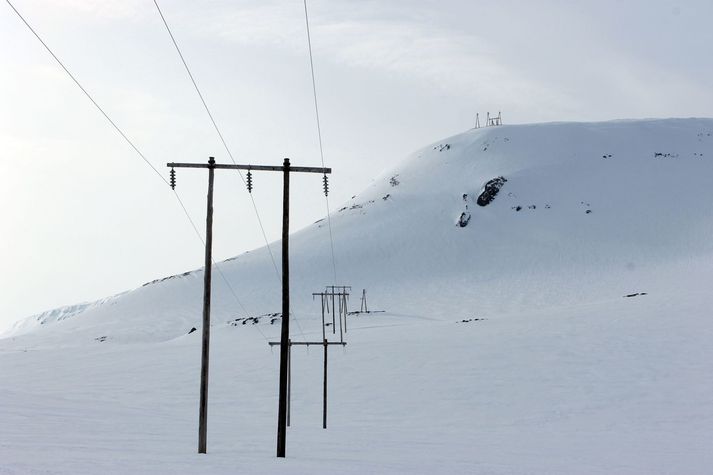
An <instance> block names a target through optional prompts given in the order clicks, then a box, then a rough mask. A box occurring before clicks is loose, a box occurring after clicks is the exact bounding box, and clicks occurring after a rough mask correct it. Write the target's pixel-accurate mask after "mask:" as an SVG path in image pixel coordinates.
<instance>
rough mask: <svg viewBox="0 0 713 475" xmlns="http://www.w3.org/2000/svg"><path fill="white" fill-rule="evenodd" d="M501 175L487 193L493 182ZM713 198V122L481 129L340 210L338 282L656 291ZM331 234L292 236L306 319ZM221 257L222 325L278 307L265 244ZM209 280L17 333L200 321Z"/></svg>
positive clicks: (709, 226) (499, 302)
mask: <svg viewBox="0 0 713 475" xmlns="http://www.w3.org/2000/svg"><path fill="white" fill-rule="evenodd" d="M500 177H502V178H503V184H502V188H501V189H500V191H499V193H497V195H496V196H495V197H494V199H493V200H492V202H490V203H489V204H487V205H486V206H480V205H479V204H478V203H477V200H478V197H479V196H480V194H481V193H482V192H483V188H484V185H485V184H486V183H488V182H489V181H491V180H493V179H498V178H500ZM711 202H713V120H710V119H670V120H645V121H641V120H638V121H614V122H606V123H550V124H534V125H511V126H502V127H490V128H481V129H477V130H475V129H473V130H469V131H467V132H465V133H462V134H459V135H456V136H453V137H449V138H447V139H444V140H441V141H439V142H436V143H434V144H432V145H429V146H427V147H425V148H423V149H422V150H420V151H418V152H416V153H415V154H413V155H411V156H410V157H408V158H407V159H406V160H405V161H404V162H402V163H401V164H400V165H399V166H397V167H396V168H395V169H393V170H391V171H389V172H387V173H385V174H383V175H382V176H381V177H379V178H377V179H376V180H375V181H374V183H373V184H372V185H371V186H370V187H369V188H368V189H366V190H364V191H363V192H362V193H359V194H358V195H357V196H355V197H354V198H353V199H352V200H351V201H350V202H349V203H346V204H345V205H343V206H342V207H340V208H338V209H337V210H334V212H333V217H332V227H333V235H334V243H335V251H336V261H337V271H338V279H339V282H336V284H344V285H351V286H352V287H353V288H354V289H362V288H366V289H367V292H368V295H369V297H370V298H371V299H372V302H373V303H372V305H373V306H377V307H379V308H380V309H383V310H387V311H389V312H392V313H398V314H406V315H413V316H419V317H428V318H452V317H453V316H457V317H468V316H471V315H473V314H474V313H478V314H488V315H493V314H502V313H508V312H517V311H519V310H521V309H523V308H532V307H536V308H542V307H549V306H556V305H561V304H565V303H584V302H594V301H597V300H599V299H602V298H608V297H611V296H618V295H623V294H627V293H630V292H636V291H639V290H641V289H644V288H650V287H651V286H652V285H656V283H657V282H658V280H659V277H660V275H659V274H660V273H659V272H658V271H657V269H658V267H659V266H662V265H667V264H668V263H670V262H675V261H677V260H680V259H690V258H697V257H699V256H704V255H707V254H708V253H710V252H711V251H712V250H713V240H711V239H710V237H711V235H713V233H712V231H713V212H712V211H711V208H710V203H711ZM462 226H464V227H462ZM327 233H328V230H327V226H326V221H321V222H317V223H315V224H314V225H312V226H310V227H308V228H306V229H303V230H301V231H299V232H297V233H295V234H294V236H293V237H292V239H291V258H292V261H291V262H292V264H291V265H292V268H291V273H292V300H293V308H294V309H295V313H296V314H297V315H298V317H299V316H301V315H305V314H313V313H315V312H316V311H317V309H318V308H317V306H316V305H315V303H314V302H313V301H312V297H311V293H312V292H316V291H319V290H320V289H322V288H323V287H324V286H325V285H329V284H334V283H335V282H333V280H334V279H333V277H332V265H331V255H330V252H329V240H328V234H327ZM273 250H274V252H275V253H276V254H279V245H274V246H273ZM278 262H279V255H278ZM221 269H222V272H223V275H224V276H225V277H226V278H227V280H228V281H229V282H230V286H231V287H232V289H234V291H235V293H236V294H237V296H238V298H239V299H240V300H241V302H242V303H243V307H244V308H241V306H239V305H238V304H237V302H236V300H235V298H234V296H233V294H232V292H231V291H230V289H229V288H228V287H227V286H226V284H225V281H224V280H223V279H222V276H221V275H217V276H216V279H214V282H215V297H214V298H215V300H214V304H213V312H214V313H213V315H214V320H213V321H214V322H215V323H216V324H221V323H222V324H227V322H228V321H229V320H233V319H235V318H242V317H246V316H259V315H262V314H267V313H272V312H279V310H280V306H279V302H280V300H279V284H280V281H279V277H278V276H277V274H276V272H275V269H274V267H273V266H272V262H271V261H270V259H269V255H268V253H267V252H266V250H265V249H260V250H257V251H253V252H250V253H245V254H242V255H240V256H238V257H237V258H235V259H234V260H230V261H227V262H224V263H221ZM202 282H203V279H202V270H198V271H194V272H190V273H186V274H184V275H179V276H175V278H169V279H163V280H160V281H157V282H153V283H150V284H148V285H145V286H143V287H140V288H138V289H136V290H133V291H131V292H127V293H125V294H123V295H120V296H117V297H115V298H111V299H107V300H105V301H101V302H98V303H96V304H93V305H87V306H82V307H80V308H76V309H72V310H71V311H65V310H63V309H59V310H55V311H54V313H59V314H61V315H63V316H70V315H71V317H72V318H68V319H62V318H54V319H53V318H45V317H44V316H39V317H34V318H30V319H29V320H28V321H25V322H22V323H20V324H18V325H17V326H16V328H15V330H14V334H18V333H22V332H27V331H28V330H30V329H32V328H33V327H36V326H38V325H39V324H44V325H42V328H41V331H42V333H45V334H48V335H47V337H48V338H51V337H50V336H49V334H56V335H57V338H59V340H58V341H62V342H63V343H67V340H68V339H71V340H73V341H76V342H80V341H83V342H87V341H92V340H93V339H94V338H97V337H101V336H106V337H107V338H108V339H110V340H112V339H113V340H116V341H132V342H135V341H139V340H141V341H146V340H151V341H154V340H168V339H172V338H175V337H178V336H180V335H183V334H185V333H186V332H187V331H188V330H189V329H190V328H192V327H194V326H198V324H199V322H200V304H201V302H202V300H201V288H202ZM663 285H667V282H665V283H664V284H663ZM50 315H52V313H50ZM305 318H308V317H305ZM60 320H61V321H60ZM50 323H52V324H51V325H49V324H50ZM67 335H71V336H67Z"/></svg>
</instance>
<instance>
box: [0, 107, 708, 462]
mask: <svg viewBox="0 0 713 475" xmlns="http://www.w3.org/2000/svg"><path fill="white" fill-rule="evenodd" d="M499 177H503V178H504V179H505V180H502V181H501V182H500V184H501V185H502V187H501V188H500V190H499V192H498V193H497V195H496V196H495V198H494V199H493V200H492V202H490V203H489V204H487V205H486V206H480V205H479V204H478V203H477V200H478V197H479V196H480V195H481V192H482V191H483V187H484V185H485V184H486V183H488V182H489V181H490V180H493V179H496V178H499ZM711 203H713V120H711V119H670V120H648V121H615V122H606V123H577V124H572V123H555V124H534V125H513V126H502V127H492V128H484V129H478V130H470V131H467V132H465V133H463V134H460V135H457V136H454V137H450V138H448V139H444V140H442V141H439V142H437V143H434V144H432V145H430V146H428V147H426V148H424V149H423V150H421V151H419V152H417V153H415V154H413V155H412V156H411V157H409V158H408V159H407V160H405V161H404V162H403V163H402V164H401V165H399V166H398V167H396V169H394V170H393V171H390V172H388V173H386V174H384V175H383V176H381V177H379V178H378V179H376V180H375V181H374V183H373V185H372V186H371V187H369V188H368V189H367V190H365V191H364V192H362V193H360V194H359V195H357V196H356V197H355V198H353V199H352V201H351V202H349V203H347V204H345V205H344V206H341V207H339V208H338V209H336V210H334V213H333V217H332V228H333V233H334V241H335V250H336V257H337V270H338V273H339V280H340V281H339V282H337V283H338V284H346V285H352V286H353V288H354V289H355V294H360V289H362V288H366V289H367V292H368V296H369V304H370V307H371V308H373V309H379V310H385V312H384V313H374V314H368V315H359V316H352V317H350V320H349V332H348V334H347V337H348V338H347V340H348V342H349V344H348V346H347V348H346V349H345V350H342V349H331V350H330V360H329V365H330V408H329V418H330V419H329V421H330V427H329V429H328V430H326V431H325V430H322V429H321V419H320V417H321V369H322V368H321V364H322V354H321V350H320V349H314V348H313V349H310V350H309V351H308V350H307V349H303V348H300V349H295V350H294V351H293V384H294V386H293V388H294V392H293V406H292V409H293V412H292V427H291V428H290V429H289V431H288V458H287V459H286V460H276V459H274V446H275V433H276V414H277V400H276V396H277V391H276V389H277V365H278V355H277V351H275V352H274V354H273V353H272V352H271V350H270V348H269V347H268V345H267V342H266V340H268V339H276V338H277V335H278V323H279V320H277V321H276V322H275V324H274V325H271V324H270V318H269V317H266V318H262V319H260V320H259V322H260V323H258V324H257V325H252V324H250V323H248V324H247V325H242V324H238V325H237V326H233V325H230V324H229V323H228V322H229V321H230V320H234V319H235V318H244V317H246V316H260V315H262V314H266V313H271V312H278V311H279V279H278V276H277V275H276V272H275V269H274V268H273V267H272V263H271V261H270V259H269V255H268V253H267V252H266V250H265V249H260V250H256V251H252V252H249V253H245V254H242V255H240V256H238V257H237V258H236V259H234V260H230V261H227V262H225V263H222V264H221V269H222V272H223V275H224V276H225V277H226V279H227V280H228V281H229V282H230V286H231V287H232V288H233V289H234V291H235V292H236V294H237V295H238V297H239V298H240V300H241V302H242V307H241V306H239V305H238V304H237V303H236V301H235V299H234V297H233V295H232V293H231V292H230V290H229V288H228V287H227V285H226V284H225V281H223V280H222V278H221V276H220V274H216V276H215V277H214V282H215V301H214V306H213V341H212V354H211V363H212V365H211V387H210V408H209V437H208V448H209V453H208V454H207V455H202V456H199V455H198V454H196V453H195V451H196V442H197V440H196V439H197V423H196V419H197V406H198V376H199V372H198V367H199V362H200V361H199V355H200V353H199V352H200V337H199V332H194V333H192V334H188V331H189V330H190V329H191V328H192V327H197V328H200V325H199V321H200V304H201V286H202V271H200V270H198V271H194V272H191V273H188V274H186V275H180V276H176V277H174V278H171V279H166V280H162V281H160V282H155V283H151V284H149V285H145V286H142V287H139V288H138V289H136V290H133V291H130V292H126V293H124V294H121V295H118V296H115V297H113V298H108V299H104V300H102V301H99V302H96V303H93V304H82V305H78V306H73V307H68V308H66V309H58V310H55V311H52V312H48V313H46V314H42V315H39V316H35V317H31V318H30V319H28V320H25V321H23V322H20V323H18V325H17V326H16V327H15V329H14V330H13V331H12V332H11V333H10V334H9V335H7V336H6V338H5V339H2V340H0V380H1V381H2V383H3V384H2V386H1V387H0V474H5V473H43V474H44V473H67V474H70V473H72V474H73V473H236V472H238V473H330V472H335V471H340V472H344V473H495V474H513V473H517V474H519V473H561V474H571V473H607V474H610V473H637V474H638V473H641V474H657V473H661V474H663V473H693V474H696V473H701V474H702V473H710V471H711V468H710V467H711V466H713V456H712V455H711V454H713V397H711V394H713V380H712V379H711V378H710V374H711V363H710V362H711V361H713V345H711V344H710V341H711V340H712V338H713V323H711V320H710V318H709V315H710V308H711V305H712V304H713V296H711V292H710V289H709V282H711V281H712V279H711V278H712V277H713V266H711V264H713V240H712V239H711V237H712V236H713V210H712V209H711ZM463 224H465V226H462V225H463ZM327 232H328V231H327V226H326V221H321V222H317V223H315V224H314V225H312V226H310V227H308V228H306V229H304V230H301V231H299V232H297V233H295V234H294V235H293V237H292V240H291V251H292V258H293V259H292V263H291V265H292V268H291V274H292V295H293V306H294V309H295V315H296V316H297V317H298V322H299V324H293V325H292V331H293V338H294V339H301V338H303V334H304V336H305V337H307V338H311V339H314V338H319V337H320V336H321V329H320V324H319V321H318V320H317V313H316V312H317V311H319V304H318V302H313V301H312V297H311V293H312V292H315V291H319V290H321V289H322V288H323V287H324V286H325V285H331V284H333V283H334V282H333V279H332V277H331V276H332V271H331V260H330V259H331V258H330V251H329V242H328V238H327ZM278 250H279V246H275V247H274V251H275V252H277V251H278ZM637 293H644V295H636V296H632V297H625V295H630V294H637ZM354 297H356V295H355V296H354ZM351 305H352V307H354V306H358V300H357V299H356V298H353V299H352V302H351ZM463 320H466V321H463Z"/></svg>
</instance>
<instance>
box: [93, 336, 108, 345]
mask: <svg viewBox="0 0 713 475" xmlns="http://www.w3.org/2000/svg"><path fill="white" fill-rule="evenodd" d="M106 338H107V337H106V335H104V336H100V337H97V338H95V340H96V341H98V342H100V343H101V342H103V341H106Z"/></svg>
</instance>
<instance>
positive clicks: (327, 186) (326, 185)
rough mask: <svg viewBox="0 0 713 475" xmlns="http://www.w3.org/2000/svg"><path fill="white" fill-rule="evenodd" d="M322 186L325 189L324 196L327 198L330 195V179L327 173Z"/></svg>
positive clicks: (323, 177)
mask: <svg viewBox="0 0 713 475" xmlns="http://www.w3.org/2000/svg"><path fill="white" fill-rule="evenodd" d="M322 186H323V187H324V196H327V195H328V194H329V178H327V174H326V173H325V174H324V176H322Z"/></svg>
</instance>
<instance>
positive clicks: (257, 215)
mask: <svg viewBox="0 0 713 475" xmlns="http://www.w3.org/2000/svg"><path fill="white" fill-rule="evenodd" d="M153 3H154V5H156V10H158V14H159V15H160V16H161V21H162V22H163V25H164V26H165V27H166V31H167V32H168V35H169V36H170V37H171V42H172V43H173V46H174V47H175V48H176V52H177V53H178V56H179V57H180V58H181V62H182V63H183V67H184V68H185V69H186V73H188V77H189V78H190V80H191V83H192V84H193V87H194V89H195V90H196V93H198V97H199V98H200V100H201V103H202V104H203V107H204V108H205V111H206V113H207V114H208V117H209V118H210V121H211V123H212V124H213V127H214V128H215V131H216V132H217V134H218V137H219V138H220V142H221V143H222V144H223V147H224V148H225V151H226V152H227V153H228V156H229V157H230V161H231V162H233V165H237V163H236V162H235V158H234V157H233V153H232V152H231V151H230V148H229V147H228V144H227V142H226V141H225V138H224V137H223V134H222V132H221V131H220V128H219V127H218V124H217V123H216V121H215V118H214V117H213V114H212V113H211V111H210V108H209V107H208V104H207V103H206V101H205V98H204V97H203V93H201V90H200V88H199V87H198V83H197V82H196V80H195V78H194V77H193V73H192V72H191V69H190V68H189V67H188V63H187V62H186V59H185V58H184V56H183V53H182V52H181V48H180V47H179V46H178V42H177V41H176V38H175V37H174V36H173V32H172V31H171V27H169V26H168V22H167V21H166V17H165V16H164V15H163V12H162V11H161V7H160V6H159V5H158V1H157V0H154V2H153ZM322 165H323V166H324V159H323V160H322ZM236 171H237V172H238V175H239V176H240V179H241V180H242V182H243V184H244V185H245V184H246V182H245V178H244V177H243V174H242V173H241V172H240V170H236ZM250 201H251V203H252V206H253V211H254V212H255V217H256V218H257V222H258V225H259V226H260V231H261V232H262V237H263V240H264V241H265V247H267V251H268V253H269V254H270V260H271V261H272V266H273V268H274V269H275V276H276V277H277V280H278V282H281V277H280V276H281V274H280V272H279V271H278V269H277V263H276V262H275V256H274V255H273V253H272V249H271V248H270V243H269V241H268V239H267V234H266V233H265V228H264V227H263V224H262V219H260V213H259V212H258V209H257V205H256V204H255V198H254V197H253V195H252V194H250ZM291 315H292V318H293V319H294V321H295V323H296V324H297V328H298V329H299V331H300V334H301V335H302V337H303V338H304V332H303V331H302V325H301V324H300V322H299V319H298V318H297V315H296V314H295V313H294V312H291ZM283 318H285V316H284V315H283ZM287 318H289V316H287ZM263 336H264V335H263Z"/></svg>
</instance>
